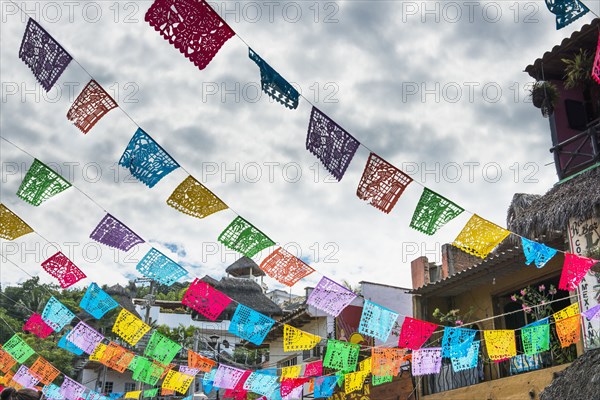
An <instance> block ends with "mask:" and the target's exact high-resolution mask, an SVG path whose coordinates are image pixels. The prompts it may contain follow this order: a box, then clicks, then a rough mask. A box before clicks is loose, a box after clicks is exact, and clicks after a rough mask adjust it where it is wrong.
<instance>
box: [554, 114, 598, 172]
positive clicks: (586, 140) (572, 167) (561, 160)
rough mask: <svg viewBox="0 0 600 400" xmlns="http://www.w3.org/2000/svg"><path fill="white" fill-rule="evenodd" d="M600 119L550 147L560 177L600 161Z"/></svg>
mask: <svg viewBox="0 0 600 400" xmlns="http://www.w3.org/2000/svg"><path fill="white" fill-rule="evenodd" d="M599 137H600V120H595V121H593V122H591V123H590V124H588V127H587V129H586V130H584V131H582V132H580V133H579V134H577V135H575V136H572V137H570V138H569V139H567V140H565V141H563V142H561V143H558V144H557V145H555V146H554V147H552V148H551V149H550V152H551V153H554V163H555V164H556V172H557V173H558V177H559V179H564V178H567V177H569V176H571V175H573V174H575V173H577V172H579V171H582V170H584V169H585V168H587V167H589V166H591V165H593V164H595V163H597V162H599V161H600V147H599V146H598V142H599Z"/></svg>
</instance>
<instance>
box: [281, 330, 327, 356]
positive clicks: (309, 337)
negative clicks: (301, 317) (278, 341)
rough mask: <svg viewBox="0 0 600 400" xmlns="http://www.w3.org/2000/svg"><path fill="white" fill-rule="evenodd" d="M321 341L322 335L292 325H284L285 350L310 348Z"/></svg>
mask: <svg viewBox="0 0 600 400" xmlns="http://www.w3.org/2000/svg"><path fill="white" fill-rule="evenodd" d="M320 342H321V336H317V335H313V334H311V333H307V332H304V331H301V330H300V329H298V328H294V327H293V326H291V325H288V324H284V325H283V351H285V352H290V351H298V350H310V349H312V348H314V347H315V346H316V345H317V344H319V343H320Z"/></svg>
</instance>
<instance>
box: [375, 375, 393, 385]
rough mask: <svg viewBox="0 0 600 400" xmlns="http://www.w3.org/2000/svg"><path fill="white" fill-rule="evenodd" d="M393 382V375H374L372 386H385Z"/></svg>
mask: <svg viewBox="0 0 600 400" xmlns="http://www.w3.org/2000/svg"><path fill="white" fill-rule="evenodd" d="M393 380H394V377H393V376H391V375H387V376H377V375H373V376H372V377H371V386H379V385H383V384H384V383H390V382H391V381H393Z"/></svg>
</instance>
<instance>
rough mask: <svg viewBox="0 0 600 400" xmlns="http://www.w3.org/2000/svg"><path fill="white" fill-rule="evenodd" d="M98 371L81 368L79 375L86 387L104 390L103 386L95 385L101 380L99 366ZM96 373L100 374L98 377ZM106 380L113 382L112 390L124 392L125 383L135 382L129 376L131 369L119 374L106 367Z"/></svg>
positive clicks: (101, 375)
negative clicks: (80, 374)
mask: <svg viewBox="0 0 600 400" xmlns="http://www.w3.org/2000/svg"><path fill="white" fill-rule="evenodd" d="M99 371H100V372H98V370H95V369H88V368H85V369H83V371H82V376H81V382H82V384H83V385H84V386H85V387H87V388H88V389H91V390H98V391H100V392H102V391H103V390H104V387H101V388H100V387H97V386H98V383H99V382H101V381H102V378H103V372H102V368H100V369H99ZM98 375H100V376H99V377H98ZM98 378H99V379H98ZM106 382H112V383H113V392H124V391H125V383H136V382H135V381H134V380H133V379H132V378H131V371H128V370H126V371H125V372H124V373H122V374H121V373H119V372H117V371H113V370H112V369H110V368H107V369H106ZM136 384H137V383H136ZM146 386H147V385H146ZM136 387H137V386H136Z"/></svg>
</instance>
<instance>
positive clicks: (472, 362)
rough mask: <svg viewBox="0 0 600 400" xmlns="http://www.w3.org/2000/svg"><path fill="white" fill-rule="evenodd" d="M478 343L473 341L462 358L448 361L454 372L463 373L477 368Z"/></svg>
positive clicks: (453, 358)
mask: <svg viewBox="0 0 600 400" xmlns="http://www.w3.org/2000/svg"><path fill="white" fill-rule="evenodd" d="M480 343H481V342H480V341H479V340H475V341H473V343H472V344H471V347H469V351H468V352H467V354H466V355H465V356H463V357H452V358H451V359H450V361H451V362H452V369H453V370H454V372H459V371H464V370H467V369H471V368H475V367H477V361H478V359H479V346H480Z"/></svg>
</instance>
